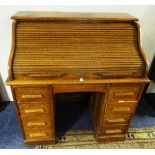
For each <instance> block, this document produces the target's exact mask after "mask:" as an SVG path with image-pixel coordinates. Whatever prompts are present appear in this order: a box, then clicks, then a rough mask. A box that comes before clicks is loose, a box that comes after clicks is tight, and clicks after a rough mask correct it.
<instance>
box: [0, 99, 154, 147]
mask: <svg viewBox="0 0 155 155" xmlns="http://www.w3.org/2000/svg"><path fill="white" fill-rule="evenodd" d="M68 106H70V109H72V110H69V108H66V110H67V109H68V111H66V110H64V108H65V107H66V106H63V107H62V105H61V106H60V105H59V104H58V105H57V109H56V110H57V111H58V112H60V113H61V115H59V116H56V117H57V120H56V121H57V122H58V121H59V122H62V121H63V122H64V121H66V123H65V125H66V124H68V126H67V128H64V130H68V129H69V130H75V129H90V128H91V121H90V117H89V115H88V110H87V108H86V107H83V106H79V105H78V106H77V104H74V105H73V104H70V105H68ZM73 109H76V112H74V113H71V111H73ZM63 111H65V112H66V113H64V112H63ZM68 114H69V115H68ZM63 116H66V117H63ZM68 118H72V121H68V120H69V119H68ZM73 120H74V121H73ZM67 121H68V122H67ZM154 125H155V108H153V106H152V105H151V104H150V103H149V102H148V100H147V99H146V97H143V98H142V99H141V101H140V103H139V105H138V108H137V111H136V115H135V117H134V118H133V120H132V122H131V125H130V127H131V128H141V127H147V126H154ZM63 127H64V126H63V124H62V123H57V124H56V128H57V130H59V129H60V128H63ZM4 148H5V149H9V148H10V149H17V148H18V149H24V148H26V149H31V148H34V147H27V146H26V145H24V144H23V139H22V136H21V132H20V128H19V125H18V122H17V117H16V114H15V109H14V106H13V103H12V102H10V103H9V104H8V106H7V107H6V109H4V110H3V111H2V112H0V149H4Z"/></svg>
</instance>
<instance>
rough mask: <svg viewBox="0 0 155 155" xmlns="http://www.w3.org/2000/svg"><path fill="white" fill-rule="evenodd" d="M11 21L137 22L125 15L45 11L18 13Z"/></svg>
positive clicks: (132, 17) (134, 18)
mask: <svg viewBox="0 0 155 155" xmlns="http://www.w3.org/2000/svg"><path fill="white" fill-rule="evenodd" d="M12 19H17V20H26V19H30V20H53V19H55V20H56V19H57V20H58V19H61V20H62V19H64V20H76V19H78V20H80V19H81V20H87V19H88V20H114V21H138V19H137V18H136V17H134V16H131V15H129V14H127V13H97V12H93V13H92V12H91V13H90V12H83V13H79V12H46V11H19V12H17V13H16V14H15V15H14V16H12Z"/></svg>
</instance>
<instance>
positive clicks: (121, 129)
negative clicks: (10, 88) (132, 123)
mask: <svg viewBox="0 0 155 155" xmlns="http://www.w3.org/2000/svg"><path fill="white" fill-rule="evenodd" d="M126 132H127V125H104V126H102V129H101V130H100V134H101V135H103V134H105V135H109V134H125V133H126Z"/></svg>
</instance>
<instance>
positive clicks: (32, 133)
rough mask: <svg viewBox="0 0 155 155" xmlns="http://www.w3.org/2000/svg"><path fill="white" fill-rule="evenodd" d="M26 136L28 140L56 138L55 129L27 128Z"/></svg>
mask: <svg viewBox="0 0 155 155" xmlns="http://www.w3.org/2000/svg"><path fill="white" fill-rule="evenodd" d="M25 137H26V139H27V140H39V139H54V138H55V136H54V130H53V129H44V130H25Z"/></svg>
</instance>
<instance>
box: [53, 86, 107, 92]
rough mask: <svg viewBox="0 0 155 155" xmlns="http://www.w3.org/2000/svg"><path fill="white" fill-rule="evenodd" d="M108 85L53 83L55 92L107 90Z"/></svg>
mask: <svg viewBox="0 0 155 155" xmlns="http://www.w3.org/2000/svg"><path fill="white" fill-rule="evenodd" d="M106 89H107V85H103V84H76V85H75V84H63V85H53V92H54V93H63V92H65V93H66V92H105V91H106Z"/></svg>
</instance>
